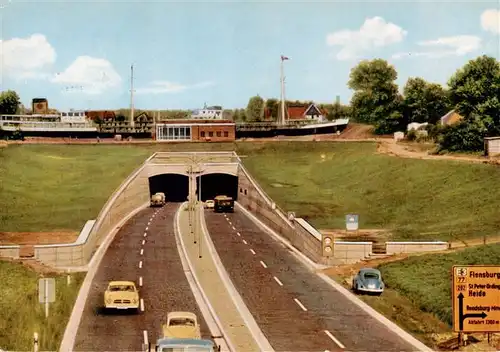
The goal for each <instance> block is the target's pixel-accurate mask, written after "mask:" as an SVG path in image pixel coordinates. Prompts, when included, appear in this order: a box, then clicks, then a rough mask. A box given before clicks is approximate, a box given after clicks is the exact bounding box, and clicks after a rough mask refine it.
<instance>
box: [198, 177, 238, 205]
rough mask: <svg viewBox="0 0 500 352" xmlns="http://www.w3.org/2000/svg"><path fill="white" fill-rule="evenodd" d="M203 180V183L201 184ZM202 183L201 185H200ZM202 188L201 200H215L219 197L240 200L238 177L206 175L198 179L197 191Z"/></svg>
mask: <svg viewBox="0 0 500 352" xmlns="http://www.w3.org/2000/svg"><path fill="white" fill-rule="evenodd" d="M200 180H201V182H200ZM200 183H201V185H200ZM200 186H201V200H202V201H206V200H207V199H214V198H215V197H216V196H219V195H226V196H229V197H232V198H233V199H234V200H235V201H236V200H238V199H237V198H238V177H237V176H233V175H229V174H221V173H217V174H206V175H202V176H198V177H197V178H196V189H197V190H199V189H200Z"/></svg>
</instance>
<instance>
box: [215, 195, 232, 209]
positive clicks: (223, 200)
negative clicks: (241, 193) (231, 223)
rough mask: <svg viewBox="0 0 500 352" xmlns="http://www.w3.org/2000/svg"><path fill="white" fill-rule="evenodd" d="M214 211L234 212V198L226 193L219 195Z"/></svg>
mask: <svg viewBox="0 0 500 352" xmlns="http://www.w3.org/2000/svg"><path fill="white" fill-rule="evenodd" d="M214 211H215V212H216V213H233V212H234V199H233V198H232V197H228V196H226V195H221V196H217V197H215V199H214Z"/></svg>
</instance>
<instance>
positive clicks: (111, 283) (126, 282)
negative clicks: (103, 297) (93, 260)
mask: <svg viewBox="0 0 500 352" xmlns="http://www.w3.org/2000/svg"><path fill="white" fill-rule="evenodd" d="M109 285H111V286H121V285H134V286H135V283H134V282H133V281H110V282H109Z"/></svg>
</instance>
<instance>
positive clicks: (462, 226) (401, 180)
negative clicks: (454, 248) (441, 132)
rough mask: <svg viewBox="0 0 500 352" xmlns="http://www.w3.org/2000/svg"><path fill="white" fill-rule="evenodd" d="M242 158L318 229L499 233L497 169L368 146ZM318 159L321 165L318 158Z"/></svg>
mask: <svg viewBox="0 0 500 352" xmlns="http://www.w3.org/2000/svg"><path fill="white" fill-rule="evenodd" d="M241 149H242V150H245V149H248V154H250V156H249V157H247V158H245V159H243V161H244V163H245V165H246V166H247V168H248V169H249V170H250V172H251V173H252V175H254V176H255V178H256V179H257V180H258V181H259V183H260V184H261V185H262V187H263V188H264V189H265V190H266V192H267V193H268V194H269V195H270V196H271V197H272V198H273V199H274V200H275V201H276V203H277V204H278V205H280V206H281V207H282V208H284V209H286V210H288V211H294V212H295V213H296V214H297V216H301V217H304V218H306V219H308V220H310V221H311V222H312V224H314V225H315V226H316V227H318V228H344V226H345V222H344V221H345V214H348V213H357V214H359V215H360V227H362V228H386V229H390V230H393V232H394V237H393V238H394V239H413V240H437V239H440V240H449V239H458V238H467V237H475V236H483V235H490V234H498V228H500V217H498V202H499V199H500V188H499V187H498V186H497V184H498V180H499V179H500V168H498V167H495V166H492V165H483V164H471V163H463V162H457V161H445V160H418V159H405V158H396V157H392V156H388V155H380V154H376V153H375V149H376V147H375V144H374V143H369V142H367V143H318V142H316V143H315V142H310V143H308V142H302V143H293V142H290V143H284V142H281V143H275V144H259V145H254V146H252V147H251V148H248V147H247V146H246V145H245V146H242V148H241ZM321 155H324V156H325V158H324V160H323V159H322V158H321Z"/></svg>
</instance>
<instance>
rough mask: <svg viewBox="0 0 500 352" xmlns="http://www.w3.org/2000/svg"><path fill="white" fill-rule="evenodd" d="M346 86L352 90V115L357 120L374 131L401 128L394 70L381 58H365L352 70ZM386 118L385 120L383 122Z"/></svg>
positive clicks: (385, 131)
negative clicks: (372, 126)
mask: <svg viewBox="0 0 500 352" xmlns="http://www.w3.org/2000/svg"><path fill="white" fill-rule="evenodd" d="M349 77H350V79H349V82H348V86H349V88H350V89H353V90H354V94H353V96H352V99H351V107H352V115H353V117H354V118H355V119H356V120H357V121H359V122H365V123H370V124H374V125H375V132H376V133H391V132H394V131H396V130H399V129H401V128H404V121H403V116H402V114H401V113H400V109H401V104H400V103H401V100H402V99H401V98H400V97H399V94H398V86H397V85H396V83H395V80H396V79H397V77H398V74H397V72H396V69H395V68H394V67H393V66H391V65H389V63H388V62H387V61H385V60H382V59H375V60H371V61H369V60H364V61H361V62H360V63H359V64H358V65H357V66H356V67H354V68H353V69H352V70H351V74H350V76H349ZM386 120H387V121H386Z"/></svg>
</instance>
